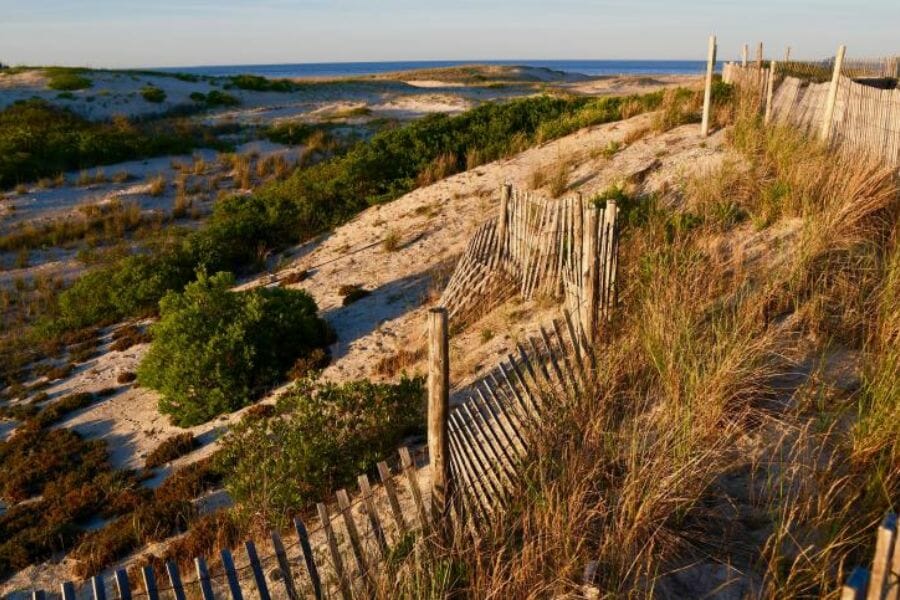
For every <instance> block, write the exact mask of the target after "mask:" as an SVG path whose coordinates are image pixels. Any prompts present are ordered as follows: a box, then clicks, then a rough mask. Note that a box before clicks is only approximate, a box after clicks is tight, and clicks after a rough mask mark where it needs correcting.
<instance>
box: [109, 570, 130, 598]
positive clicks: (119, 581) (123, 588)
mask: <svg viewBox="0 0 900 600" xmlns="http://www.w3.org/2000/svg"><path fill="white" fill-rule="evenodd" d="M113 577H114V578H115V580H116V589H118V590H119V600H131V585H130V584H129V582H128V572H127V571H126V570H125V569H116V572H115V573H114V574H113Z"/></svg>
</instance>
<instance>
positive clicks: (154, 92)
mask: <svg viewBox="0 0 900 600" xmlns="http://www.w3.org/2000/svg"><path fill="white" fill-rule="evenodd" d="M141 97H143V98H144V100H146V101H147V102H152V103H154V104H159V103H161V102H165V100H166V92H165V91H164V90H162V89H160V88H158V87H156V86H155V85H145V86H144V87H142V88H141Z"/></svg>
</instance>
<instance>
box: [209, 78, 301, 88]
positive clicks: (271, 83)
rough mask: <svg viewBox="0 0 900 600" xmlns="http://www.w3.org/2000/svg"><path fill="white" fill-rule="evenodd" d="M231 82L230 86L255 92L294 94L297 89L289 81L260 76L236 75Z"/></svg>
mask: <svg viewBox="0 0 900 600" xmlns="http://www.w3.org/2000/svg"><path fill="white" fill-rule="evenodd" d="M230 80H231V84H230V85H232V86H234V87H236V88H240V89H242V90H252V91H254V92H292V91H294V90H295V89H296V87H297V86H296V85H294V84H293V83H292V82H291V81H288V80H287V79H269V78H267V77H260V76H259V75H234V76H232V77H231V78H230ZM226 87H227V86H226Z"/></svg>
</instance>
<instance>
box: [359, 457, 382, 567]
mask: <svg viewBox="0 0 900 600" xmlns="http://www.w3.org/2000/svg"><path fill="white" fill-rule="evenodd" d="M357 482H358V483H359V491H360V492H361V493H362V498H363V509H364V510H365V512H366V517H367V518H368V519H369V525H370V526H371V527H372V533H373V534H374V535H375V541H376V542H377V543H378V550H379V552H381V556H382V557H386V556H387V552H388V545H387V539H386V538H385V535H384V529H383V528H382V526H381V519H379V518H378V511H377V510H376V509H375V502H373V496H374V494H373V493H372V486H371V485H369V478H368V476H367V475H366V474H365V473H363V474H362V475H360V476H359V477H357Z"/></svg>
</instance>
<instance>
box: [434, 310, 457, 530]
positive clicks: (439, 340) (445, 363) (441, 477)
mask: <svg viewBox="0 0 900 600" xmlns="http://www.w3.org/2000/svg"><path fill="white" fill-rule="evenodd" d="M428 334H429V342H428V455H429V457H430V462H431V515H432V520H433V521H434V523H435V524H436V527H435V529H436V530H437V531H441V530H443V529H444V527H443V525H444V524H445V521H444V520H445V519H446V517H447V516H448V512H447V511H448V510H449V505H450V494H451V486H452V482H451V481H450V450H449V447H448V445H449V441H448V438H447V419H448V417H449V412H450V360H449V351H450V344H449V341H448V332H447V309H445V308H432V309H431V310H430V311H429V313H428Z"/></svg>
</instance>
